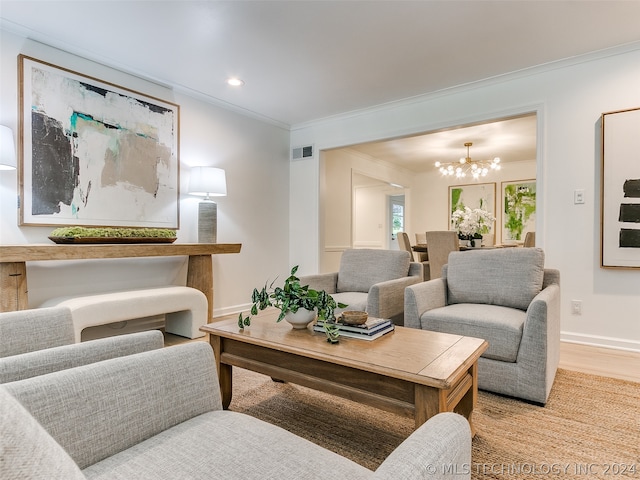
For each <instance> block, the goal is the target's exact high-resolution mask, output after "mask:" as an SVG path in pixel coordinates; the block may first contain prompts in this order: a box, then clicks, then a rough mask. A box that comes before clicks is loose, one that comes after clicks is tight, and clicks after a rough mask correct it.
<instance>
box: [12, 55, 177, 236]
mask: <svg viewBox="0 0 640 480" xmlns="http://www.w3.org/2000/svg"><path fill="white" fill-rule="evenodd" d="M18 72H19V76H20V78H19V83H20V133H21V138H20V166H19V183H20V216H19V218H20V224H21V225H83V226H113V227H157V228H178V227H179V213H178V212H179V209H178V200H179V193H180V192H179V185H180V183H179V159H178V148H179V131H178V128H179V111H180V110H179V108H180V107H179V106H178V105H176V104H173V103H169V102H165V101H163V100H160V99H157V98H154V97H149V96H146V95H144V94H142V93H138V92H135V91H132V90H128V89H126V88H123V87H119V86H117V85H114V84H111V83H107V82H103V81H100V80H98V79H96V78H93V77H88V76H85V75H82V74H80V73H77V72H73V71H71V70H67V69H65V68H61V67H57V66H55V65H52V64H50V63H46V62H42V61H40V60H36V59H34V58H31V57H27V56H24V55H20V56H19V57H18Z"/></svg>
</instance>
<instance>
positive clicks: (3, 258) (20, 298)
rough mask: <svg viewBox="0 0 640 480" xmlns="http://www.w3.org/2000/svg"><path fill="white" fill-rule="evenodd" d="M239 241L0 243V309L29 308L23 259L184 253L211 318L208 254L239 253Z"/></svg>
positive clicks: (189, 274)
mask: <svg viewBox="0 0 640 480" xmlns="http://www.w3.org/2000/svg"><path fill="white" fill-rule="evenodd" d="M241 247H242V244H240V243H177V244H174V243H171V244H169V243H136V244H90V245H86V244H75V245H57V244H26V245H0V312H10V311H14V310H25V309H27V308H29V300H28V296H27V292H28V289H27V266H26V262H30V261H42V260H89V259H101V258H134V257H135V258H137V257H173V256H180V255H187V256H188V257H189V265H188V268H187V286H188V287H193V288H197V289H198V290H200V291H201V292H203V293H204V294H205V296H206V297H207V301H208V303H209V319H211V318H213V262H212V259H211V255H219V254H223V253H239V252H240V248H241Z"/></svg>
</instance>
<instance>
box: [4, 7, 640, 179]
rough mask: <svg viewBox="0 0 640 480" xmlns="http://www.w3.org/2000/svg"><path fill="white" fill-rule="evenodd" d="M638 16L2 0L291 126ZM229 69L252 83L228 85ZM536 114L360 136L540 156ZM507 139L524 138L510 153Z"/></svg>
mask: <svg viewBox="0 0 640 480" xmlns="http://www.w3.org/2000/svg"><path fill="white" fill-rule="evenodd" d="M639 22H640V0H630V1H616V0H602V1H585V0H570V1H560V0H554V1H548V0H543V1H531V0H523V1H490V0H486V1H485V0H468V1H462V0H442V1H436V0H423V1H398V0H388V1H385V0H377V1H365V0H363V1H348V0H343V1H271V0H263V1H190V0H181V1H180V0H175V1H171V0H164V1H162V0H159V1H153V0H146V1H131V0H129V1H118V0H84V1H57V0H49V1H32V0H17V1H16V0H0V26H1V27H2V28H3V29H5V30H8V31H10V32H14V33H16V34H19V35H23V36H26V37H28V38H31V39H33V40H36V41H39V42H42V43H45V44H48V45H51V46H54V47H56V48H60V49H62V50H65V51H68V52H71V53H73V54H76V55H80V56H83V57H86V58H89V59H91V60H94V61H97V62H100V63H103V64H105V65H108V66H110V67H113V68H117V69H120V70H123V71H126V72H128V73H132V74H135V75H139V76H141V77H143V78H146V79H149V80H152V81H155V82H159V83H162V84H165V85H167V86H169V87H171V88H174V89H175V90H176V91H180V92H183V93H186V94H190V95H193V96H195V97H196V98H199V99H202V100H204V101H208V102H210V103H213V104H216V105H221V106H225V107H227V108H230V109H232V110H236V111H240V112H242V113H245V114H248V115H251V116H254V117H257V118H260V119H262V120H266V121H269V122H272V123H274V124H277V125H281V126H283V127H285V128H290V127H292V126H300V125H304V124H305V123H309V122H312V121H315V120H319V119H322V118H326V117H331V116H335V115H340V114H344V113H346V112H351V111H356V110H361V109H366V108H370V107H374V106H378V105H383V104H388V103H390V102H395V101H401V100H406V99H410V98H412V97H416V96H419V95H425V94H429V93H433V92H437V91H442V90H444V89H448V88H452V87H455V86H460V85H465V84H469V83H473V82H477V81H481V80H483V79H488V78H493V77H497V76H500V75H505V74H508V73H511V72H517V71H520V70H523V69H527V68H529V67H534V66H540V65H545V64H549V63H552V62H556V61H560V60H563V59H568V58H572V57H575V56H579V55H582V54H586V53H589V52H595V51H599V50H603V49H607V48H612V47H617V46H622V45H627V44H631V45H630V48H636V47H635V44H636V42H640V28H638V25H639ZM44 60H46V59H44ZM229 76H238V77H240V78H242V79H243V80H244V82H245V85H244V86H242V87H230V86H229V85H227V84H226V83H225V80H226V79H227V78H228V77H229ZM526 124H527V120H526V119H518V120H513V121H510V122H500V123H498V124H490V125H492V126H491V127H489V126H476V127H474V128H476V130H475V131H472V132H464V131H460V130H451V131H448V132H443V133H441V134H438V135H437V136H429V137H432V138H426V137H423V138H414V139H407V140H406V141H403V142H401V141H400V140H398V141H395V142H385V143H384V144H381V143H373V144H369V145H366V146H361V147H359V148H360V149H361V150H362V151H365V152H366V153H367V154H370V155H374V156H376V157H380V158H385V157H389V156H390V155H393V156H394V157H395V158H396V159H397V158H401V159H402V160H403V161H404V162H405V163H404V165H403V166H404V167H405V168H409V169H411V170H416V169H417V168H418V167H417V165H418V162H419V161H421V162H423V163H422V164H423V165H424V162H425V161H427V162H428V163H429V164H430V165H431V164H432V163H433V161H434V159H436V158H435V157H436V156H438V157H439V158H437V159H439V160H442V159H443V158H445V157H451V158H453V159H454V160H455V159H457V158H459V157H461V156H464V153H465V148H464V142H466V141H472V142H473V143H474V145H473V147H472V149H471V156H472V158H474V159H475V158H476V157H483V158H484V157H486V158H493V157H494V156H496V155H497V156H500V157H501V158H503V159H504V161H510V160H512V159H514V158H519V157H521V156H525V157H526V156H529V159H530V158H531V148H532V146H533V149H534V150H533V152H534V157H535V128H534V130H530V129H529V128H527V125H526ZM509 126H513V127H514V129H513V130H509V129H508V128H507V127H509ZM494 130H495V131H494ZM496 132H497V133H496ZM518 132H521V133H522V134H523V135H524V136H525V137H518ZM532 132H533V133H532ZM499 135H501V136H499ZM532 135H533V136H532ZM498 139H499V142H498ZM507 142H511V143H512V144H514V150H511V151H509V152H505V153H504V154H503V153H502V152H501V151H500V149H499V148H498V147H505V146H506V144H507ZM525 143H526V145H525ZM447 149H448V151H447ZM429 151H430V152H432V154H431V156H427V155H426V154H425V152H429ZM399 152H401V153H399Z"/></svg>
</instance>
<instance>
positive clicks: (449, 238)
mask: <svg viewBox="0 0 640 480" xmlns="http://www.w3.org/2000/svg"><path fill="white" fill-rule="evenodd" d="M425 235H426V237H427V249H428V250H429V271H430V274H429V279H430V280H433V279H434V278H440V277H442V267H443V266H444V265H446V264H447V262H448V261H449V254H450V253H451V252H456V251H458V250H460V247H459V246H458V233H457V232H454V231H434V232H426V234H425Z"/></svg>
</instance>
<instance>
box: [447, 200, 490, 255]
mask: <svg viewBox="0 0 640 480" xmlns="http://www.w3.org/2000/svg"><path fill="white" fill-rule="evenodd" d="M494 221H495V217H494V216H493V215H491V214H490V213H489V212H487V211H486V210H483V209H482V208H474V209H471V208H469V207H464V210H456V211H455V212H453V213H452V214H451V223H453V225H454V227H455V228H456V230H457V231H458V238H459V239H460V240H468V241H472V242H473V243H474V246H480V245H479V243H480V242H477V240H480V241H482V235H484V234H486V233H489V232H490V230H491V223H492V222H494Z"/></svg>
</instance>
